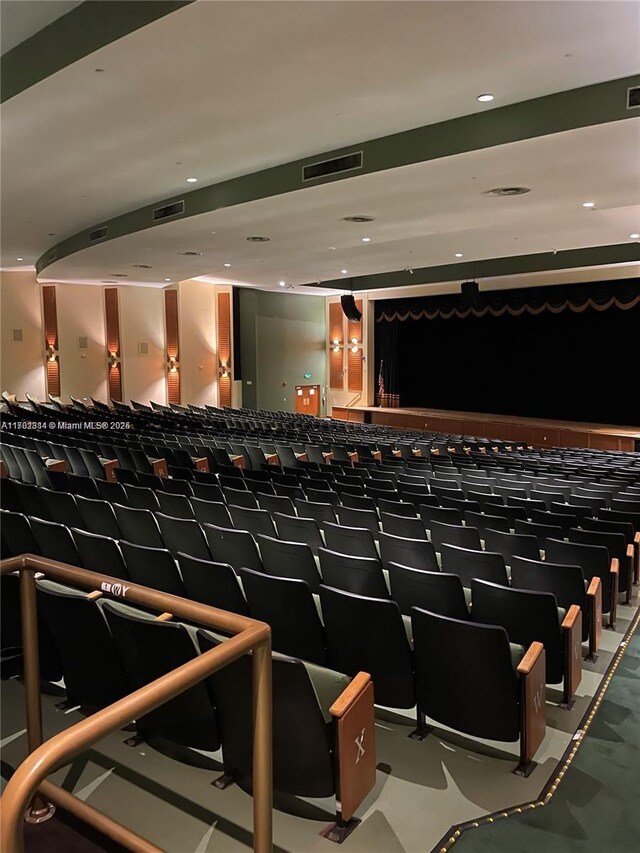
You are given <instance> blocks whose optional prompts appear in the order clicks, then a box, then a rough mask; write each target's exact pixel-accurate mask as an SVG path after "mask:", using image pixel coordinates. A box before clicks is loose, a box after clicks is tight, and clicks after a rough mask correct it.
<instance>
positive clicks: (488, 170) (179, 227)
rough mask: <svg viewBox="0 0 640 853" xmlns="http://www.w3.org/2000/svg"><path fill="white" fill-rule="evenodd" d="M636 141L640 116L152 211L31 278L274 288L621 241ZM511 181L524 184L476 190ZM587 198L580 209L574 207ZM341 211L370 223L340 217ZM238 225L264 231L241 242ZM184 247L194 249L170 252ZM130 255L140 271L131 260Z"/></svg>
mask: <svg viewBox="0 0 640 853" xmlns="http://www.w3.org/2000/svg"><path fill="white" fill-rule="evenodd" d="M638 150H640V118H637V119H626V120H624V121H619V122H612V123H609V124H604V125H596V126H593V127H587V128H582V129H577V130H572V131H568V132H565V133H560V134H554V135H551V136H545V137H539V138H536V139H529V140H525V141H522V142H518V143H512V144H509V145H502V146H496V147H494V148H486V149H483V150H480V151H473V152H469V153H466V154H459V155H456V156H452V157H446V158H442V159H439V160H432V161H428V162H425V163H419V164H415V165H411V166H405V167H402V168H399V169H392V170H387V171H384V172H376V173H373V174H369V175H362V176H359V177H356V178H351V179H346V180H342V181H339V182H336V183H330V184H324V185H322V186H315V187H309V188H306V189H304V190H299V191H297V192H294V193H289V194H284V195H279V196H274V197H271V198H267V199H261V200H258V201H253V202H250V203H247V204H243V205H238V206H235V207H230V208H223V209H220V210H217V211H213V212H211V213H206V214H202V215H200V216H196V217H190V218H189V219H186V220H179V221H176V222H171V223H166V224H164V225H161V226H158V227H155V228H152V229H148V230H145V231H140V232H137V233H134V234H130V235H128V236H126V237H121V238H118V239H116V240H111V241H109V242H105V243H102V244H99V245H95V246H92V247H91V248H88V249H85V250H83V251H81V252H78V253H76V254H74V255H70V256H68V257H66V258H62V259H61V260H59V261H57V262H56V263H54V264H52V265H51V266H50V267H48V268H47V270H46V271H45V274H44V276H45V277H46V278H50V279H53V280H56V281H68V280H75V281H83V280H92V281H101V280H104V279H109V278H110V277H111V275H112V274H113V273H124V274H127V275H128V276H129V277H130V278H131V279H135V280H137V281H146V282H159V283H164V279H165V278H170V279H172V280H177V279H179V278H191V277H194V276H199V275H208V276H211V277H213V278H214V279H215V280H219V281H226V282H228V281H230V280H231V281H235V282H241V283H252V284H258V285H261V286H265V287H275V288H276V289H277V288H278V286H279V284H278V283H279V281H280V280H284V281H285V282H287V284H294V285H298V284H301V283H305V282H313V281H315V280H321V281H327V280H332V279H340V278H342V277H343V276H342V274H341V272H340V271H341V270H342V269H347V270H348V274H347V275H345V276H344V279H345V282H346V281H347V280H348V279H349V278H350V277H351V276H354V277H357V276H361V275H367V274H372V273H376V272H385V271H390V270H396V269H404V268H413V267H415V268H419V267H423V266H439V265H441V264H451V263H457V262H459V261H460V260H463V261H473V260H480V259H486V258H495V257H506V256H512V255H523V254H537V253H540V252H553V251H558V250H562V249H575V248H583V247H587V246H601V245H610V244H616V243H621V242H625V241H628V240H629V235H630V234H631V233H634V232H638V231H640V198H639V196H638V189H639V188H640V158H638V157H637V153H638ZM603 152H607V156H603ZM512 185H524V186H526V187H530V188H531V192H529V193H528V194H526V195H523V196H517V197H507V198H495V197H494V196H489V195H486V191H487V190H490V189H492V188H493V187H499V186H512ZM589 200H594V201H595V202H596V207H595V208H594V209H593V210H586V209H585V208H583V207H582V203H583V202H585V201H589ZM351 214H367V215H370V216H373V217H375V221H374V222H372V223H370V224H367V225H356V224H353V223H347V222H343V221H342V217H343V216H347V215H351ZM250 235H261V236H266V237H269V238H270V241H269V242H268V243H251V242H247V241H246V240H245V237H247V236H250ZM363 237H369V238H370V240H371V242H369V243H363V242H362V238H363ZM331 247H335V248H331ZM184 251H197V252H201V253H202V254H201V255H200V256H197V257H193V258H191V257H184V256H182V255H180V254H179V253H180V252H184ZM456 252H461V253H462V254H463V256H464V257H463V258H462V259H458V258H456V257H455V254H456ZM140 263H143V264H151V265H152V269H150V270H138V269H134V267H133V264H140ZM225 263H230V264H231V267H230V268H227V267H225V266H224V264H225ZM345 286H347V285H346V284H345Z"/></svg>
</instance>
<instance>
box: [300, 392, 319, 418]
mask: <svg viewBox="0 0 640 853" xmlns="http://www.w3.org/2000/svg"><path fill="white" fill-rule="evenodd" d="M296 414H299V415H315V416H316V417H319V416H320V386H319V385H296Z"/></svg>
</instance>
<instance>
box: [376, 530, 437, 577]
mask: <svg viewBox="0 0 640 853" xmlns="http://www.w3.org/2000/svg"><path fill="white" fill-rule="evenodd" d="M379 544H380V560H381V562H382V565H383V567H384V568H385V569H388V568H389V563H400V564H401V565H403V566H411V567H412V568H414V569H423V570H424V571H430V572H437V571H438V569H439V566H438V560H437V558H436V552H435V550H434V548H433V544H432V543H431V542H429V541H428V540H427V539H407V538H405V537H403V536H394V535H393V534H391V533H381V534H380V542H379Z"/></svg>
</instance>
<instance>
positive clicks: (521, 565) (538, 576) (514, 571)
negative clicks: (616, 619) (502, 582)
mask: <svg viewBox="0 0 640 853" xmlns="http://www.w3.org/2000/svg"><path fill="white" fill-rule="evenodd" d="M511 586H512V587H513V588H514V589H528V590H531V591H532V592H550V593H552V594H553V595H554V596H555V599H556V602H557V604H558V607H564V609H565V610H568V609H569V608H570V607H571V605H572V604H577V605H578V607H579V608H580V610H581V611H582V614H583V616H582V639H583V641H584V640H586V639H587V637H588V635H589V620H588V619H587V595H586V590H585V582H584V573H583V571H582V569H581V568H580V566H568V565H564V564H560V563H549V562H547V561H546V560H545V561H544V562H543V561H542V560H526V559H525V558H524V557H514V558H513V561H512V563H511Z"/></svg>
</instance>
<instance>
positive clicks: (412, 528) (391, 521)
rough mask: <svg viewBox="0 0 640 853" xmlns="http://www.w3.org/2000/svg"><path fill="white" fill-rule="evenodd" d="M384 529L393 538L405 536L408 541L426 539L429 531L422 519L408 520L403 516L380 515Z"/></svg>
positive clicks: (384, 513)
mask: <svg viewBox="0 0 640 853" xmlns="http://www.w3.org/2000/svg"><path fill="white" fill-rule="evenodd" d="M380 520H381V522H382V529H383V531H384V532H385V533H390V534H391V535H392V536H403V537H405V538H407V539H426V538H427V531H426V529H425V526H424V522H423V521H422V519H421V518H415V517H414V518H408V517H405V516H402V515H392V514H390V513H387V512H382V513H380Z"/></svg>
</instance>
